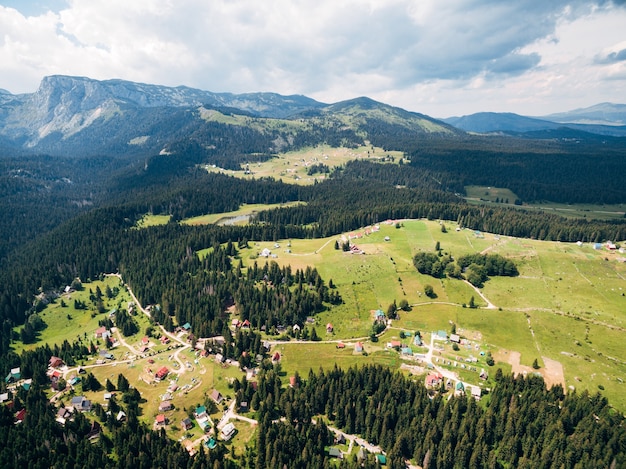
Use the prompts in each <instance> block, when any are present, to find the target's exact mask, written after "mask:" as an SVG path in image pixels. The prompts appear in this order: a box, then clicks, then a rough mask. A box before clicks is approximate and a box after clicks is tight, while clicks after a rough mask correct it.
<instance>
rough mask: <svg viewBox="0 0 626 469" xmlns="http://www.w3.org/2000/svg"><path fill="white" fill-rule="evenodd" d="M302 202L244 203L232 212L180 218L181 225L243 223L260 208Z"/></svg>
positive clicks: (269, 208) (289, 205)
mask: <svg viewBox="0 0 626 469" xmlns="http://www.w3.org/2000/svg"><path fill="white" fill-rule="evenodd" d="M302 203H304V202H288V203H284V204H244V205H242V206H241V208H239V210H235V211H233V212H225V213H211V214H208V215H201V216H198V217H192V218H186V219H185V220H182V221H181V223H182V224H183V225H212V224H215V225H243V224H247V223H248V222H249V221H250V217H251V216H252V215H254V214H255V213H257V212H260V211H262V210H272V209H275V208H284V207H293V206H294V205H299V204H302Z"/></svg>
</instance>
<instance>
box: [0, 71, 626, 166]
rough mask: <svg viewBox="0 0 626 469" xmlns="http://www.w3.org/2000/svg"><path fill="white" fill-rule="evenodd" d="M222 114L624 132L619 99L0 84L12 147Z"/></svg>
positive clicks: (402, 132)
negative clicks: (538, 107)
mask: <svg viewBox="0 0 626 469" xmlns="http://www.w3.org/2000/svg"><path fill="white" fill-rule="evenodd" d="M228 115H230V116H231V118H230V120H231V121H230V123H234V122H235V121H237V119H234V118H233V117H232V116H235V115H236V116H238V119H239V120H238V121H237V122H236V123H237V125H240V126H244V127H245V126H249V125H252V126H253V127H255V128H256V129H257V130H259V129H262V132H264V133H265V134H269V133H271V132H274V133H276V132H277V130H276V129H277V127H281V128H282V129H283V130H285V129H287V128H290V129H291V130H290V131H288V132H287V133H289V132H291V133H293V132H295V131H296V128H298V126H299V125H300V124H302V123H304V122H306V123H307V125H308V129H309V130H311V129H313V128H316V126H317V127H319V126H321V127H323V128H325V129H327V130H328V129H334V131H335V132H336V131H337V130H338V129H341V130H342V131H344V132H345V131H348V130H349V131H351V132H353V133H354V134H356V135H364V136H367V137H368V138H370V137H371V136H372V135H373V134H375V133H376V132H377V131H381V129H385V131H388V130H389V129H390V128H394V129H395V130H394V131H393V132H394V133H396V134H398V135H399V137H400V138H418V137H424V136H428V137H433V136H437V137H442V138H450V137H459V136H462V135H464V134H465V132H474V133H486V134H490V133H498V134H510V135H515V136H529V137H533V138H550V139H554V138H559V136H560V135H561V130H562V129H564V128H567V132H566V133H565V134H564V135H566V136H567V137H572V135H574V136H578V137H580V136H585V135H586V134H585V133H587V134H589V133H590V134H596V135H610V136H626V126H625V125H624V123H626V105H619V104H609V103H605V104H600V105H597V106H593V107H591V108H587V109H578V110H575V111H572V112H570V113H562V114H554V115H552V116H545V117H543V118H533V117H525V116H520V115H517V114H510V113H478V114H472V115H470V116H463V117H451V118H447V119H441V120H438V119H434V118H432V117H429V116H426V115H424V114H419V113H416V112H409V111H406V110H403V109H401V108H397V107H393V106H389V105H386V104H383V103H380V102H376V101H374V100H371V99H369V98H365V97H362V98H356V99H352V100H348V101H342V102H339V103H334V104H326V103H321V102H319V101H316V100H314V99H311V98H308V97H306V96H301V95H292V96H283V95H279V94H276V93H246V94H232V93H213V92H210V91H203V90H198V89H194V88H189V87H185V86H180V87H166V86H159V85H150V84H142V83H134V82H130V81H124V80H105V81H99V80H94V79H90V78H85V77H70V76H62V75H55V76H48V77H45V78H44V79H43V80H42V82H41V84H40V86H39V88H38V89H37V91H35V92H34V93H26V94H17V95H14V94H11V93H10V92H8V91H6V90H0V147H2V148H5V149H11V151H12V152H13V153H14V154H15V153H16V152H19V151H29V152H35V153H47V154H50V155H68V154H81V155H83V156H86V155H102V154H118V155H121V154H136V153H142V154H145V153H159V152H165V153H167V152H168V151H169V150H168V148H169V147H171V146H173V145H175V144H176V143H177V142H180V141H181V140H184V139H189V138H191V139H193V138H194V137H193V136H194V135H196V134H199V133H206V131H205V130H202V129H203V128H204V127H206V125H207V123H208V122H211V121H213V122H218V121H219V122H222V123H223V122H224V121H226V120H228V119H226V117H224V116H228ZM243 119H247V121H245V120H243ZM268 119H269V121H268ZM276 121H278V122H280V125H278V126H277V125H276ZM546 131H547V133H542V132H546ZM279 133H280V132H279ZM342 138H345V136H344V137H342ZM370 139H371V138H370ZM275 140H276V141H277V142H280V141H282V142H283V144H282V145H280V144H279V145H276V146H268V148H266V151H268V152H272V151H279V150H281V149H288V145H287V146H286V145H284V142H285V141H288V140H289V138H286V136H285V135H281V136H280V139H278V136H276V139H275Z"/></svg>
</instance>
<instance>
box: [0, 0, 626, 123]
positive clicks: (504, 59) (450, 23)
mask: <svg viewBox="0 0 626 469" xmlns="http://www.w3.org/2000/svg"><path fill="white" fill-rule="evenodd" d="M56 3H57V4H58V0H57V1H56ZM55 11H57V12H56V13H54V12H47V13H45V14H41V15H39V16H28V17H26V16H24V15H22V14H21V13H19V12H18V11H16V10H14V9H10V8H5V7H2V6H0V31H2V37H0V77H1V78H0V87H1V88H6V89H8V90H10V91H12V92H32V91H34V90H35V89H36V87H37V85H38V83H39V81H40V80H41V78H42V77H43V76H44V75H50V74H67V75H83V76H89V77H92V78H96V79H106V78H123V79H127V80H133V81H142V82H148V83H156V84H164V85H181V84H184V85H187V86H192V87H197V88H202V89H206V90H211V91H231V92H248V91H275V92H279V93H283V94H293V93H300V94H306V95H309V96H312V97H315V98H316V99H320V100H322V101H325V102H334V101H337V100H342V99H349V98H351V97H355V96H360V95H367V96H370V97H373V98H374V99H380V100H383V101H386V102H389V103H390V104H394V105H398V106H401V107H405V108H407V109H410V110H415V111H419V112H424V113H427V114H431V115H436V116H446V115H452V114H465V113H470V112H477V111H479V110H501V111H504V110H508V111H513V112H520V113H531V114H540V113H542V112H541V110H542V109H544V108H545V109H546V113H548V112H553V111H562V110H566V109H569V108H570V107H571V106H573V107H581V106H583V105H588V104H594V103H595V102H598V101H600V100H604V101H614V102H617V101H623V99H622V96H625V95H626V94H625V93H624V91H626V88H625V86H626V85H625V83H624V75H625V74H626V73H625V70H624V67H625V64H626V62H625V61H623V60H621V57H622V56H621V55H620V54H623V53H624V52H622V51H624V47H621V46H620V44H621V43H623V42H624V41H625V40H626V35H625V34H624V33H622V30H623V29H624V28H623V25H624V24H626V10H625V9H624V8H622V7H617V6H614V5H613V4H612V3H607V2H603V5H600V6H598V5H596V4H594V3H593V2H585V1H573V2H565V1H553V2H539V1H537V0H519V1H516V2H492V1H487V0H448V1H446V2H435V1H434V0H420V1H419V2H415V1H412V0H369V1H368V2H363V1H359V0H297V1H293V0H267V1H262V2H259V1H258V0H211V1H210V2H207V1H206V0H180V1H174V0H168V1H156V0H132V1H128V0H124V1H122V0H70V1H68V5H67V7H66V8H65V9H60V10H59V9H58V8H57V9H56V10H55ZM622 45H623V44H622ZM620 47H621V48H620ZM609 79H610V80H611V82H612V84H611V87H608V86H607V85H606V81H607V80H609ZM581 90H584V92H581ZM594 100H595V101H594Z"/></svg>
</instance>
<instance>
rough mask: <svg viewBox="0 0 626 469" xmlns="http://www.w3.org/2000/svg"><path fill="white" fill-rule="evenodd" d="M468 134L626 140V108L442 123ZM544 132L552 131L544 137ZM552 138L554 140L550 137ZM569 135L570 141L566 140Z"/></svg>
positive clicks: (492, 115)
mask: <svg viewBox="0 0 626 469" xmlns="http://www.w3.org/2000/svg"><path fill="white" fill-rule="evenodd" d="M441 120H442V121H443V122H446V123H448V124H450V125H453V126H455V127H457V128H459V129H463V130H465V131H467V132H476V133H484V134H488V133H505V134H510V135H520V134H527V135H525V136H527V137H531V138H558V137H559V132H557V131H558V130H559V129H567V131H565V130H564V132H563V134H564V138H572V132H571V131H572V130H573V131H578V132H581V134H580V136H581V137H583V136H584V135H583V133H586V134H596V135H604V136H612V137H626V125H625V124H626V105H625V104H612V103H602V104H598V105H595V106H591V107H589V108H584V109H576V110H573V111H569V112H562V113H558V114H550V115H548V116H543V117H527V116H521V115H519V114H514V113H507V112H478V113H475V114H470V115H467V116H461V117H448V118H445V119H441ZM541 131H551V133H549V134H545V133H544V134H541V133H540V132H541ZM548 135H550V136H551V137H548ZM565 135H567V137H565Z"/></svg>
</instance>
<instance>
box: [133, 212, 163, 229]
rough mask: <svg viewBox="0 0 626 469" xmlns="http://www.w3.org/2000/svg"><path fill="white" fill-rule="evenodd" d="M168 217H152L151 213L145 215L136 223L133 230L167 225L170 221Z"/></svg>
mask: <svg viewBox="0 0 626 469" xmlns="http://www.w3.org/2000/svg"><path fill="white" fill-rule="evenodd" d="M170 218H171V217H170V216H169V215H154V214H152V213H146V214H145V215H144V216H143V217H141V219H140V220H139V221H138V222H137V223H136V225H135V228H149V227H151V226H159V225H167V224H168V223H169V221H170Z"/></svg>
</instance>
